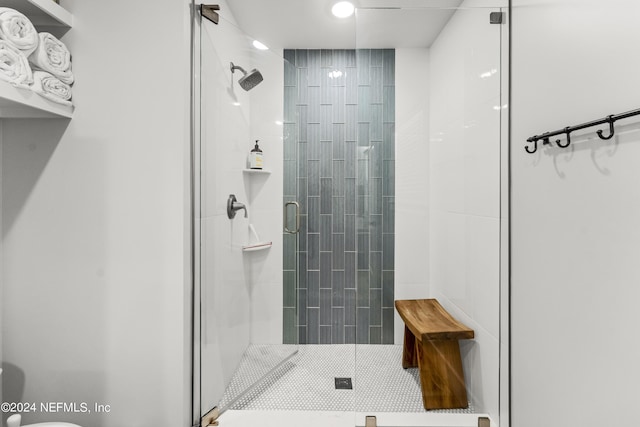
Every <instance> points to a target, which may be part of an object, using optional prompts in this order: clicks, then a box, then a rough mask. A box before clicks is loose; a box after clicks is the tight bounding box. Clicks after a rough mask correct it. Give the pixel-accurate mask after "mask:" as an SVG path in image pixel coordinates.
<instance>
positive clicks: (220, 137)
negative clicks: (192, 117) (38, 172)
mask: <svg viewBox="0 0 640 427" xmlns="http://www.w3.org/2000/svg"><path fill="white" fill-rule="evenodd" d="M229 14H230V11H229V10H224V11H220V17H219V22H218V23H217V24H215V23H213V22H211V21H210V20H208V19H205V18H204V17H201V16H200V14H196V17H195V21H196V22H195V35H194V38H195V46H196V48H195V52H194V55H195V62H196V70H197V72H196V74H197V76H196V79H195V92H196V102H195V104H196V105H195V109H196V111H197V113H196V125H195V131H196V132H195V133H196V135H195V138H194V139H195V141H196V143H195V146H194V187H195V195H194V199H195V221H194V224H195V240H196V244H195V247H194V252H195V253H194V258H195V263H196V266H195V275H196V286H195V293H196V298H195V301H196V303H195V305H196V307H195V309H194V310H195V324H196V326H195V328H194V329H195V334H196V335H195V340H196V354H195V357H194V359H195V360H194V365H195V366H194V376H195V377H196V378H195V383H196V384H195V386H194V394H195V396H196V398H195V400H197V401H196V406H198V408H196V409H194V418H198V417H202V416H204V415H205V414H207V413H209V412H210V411H212V410H213V409H214V408H216V412H217V413H221V412H224V411H226V410H233V409H247V408H249V406H248V405H249V404H250V403H251V399H250V398H249V396H248V393H249V392H250V391H251V390H253V389H255V388H256V387H259V386H260V385H261V384H262V383H263V380H264V379H265V378H266V377H267V376H268V375H269V374H270V373H272V372H273V371H274V370H276V369H277V368H278V367H281V366H282V364H283V363H284V362H285V361H286V360H287V359H288V358H290V357H291V356H292V355H293V354H294V353H295V351H296V349H297V346H296V345H295V344H296V342H297V337H293V338H291V339H289V338H287V343H288V345H283V327H282V324H283V321H282V293H283V280H282V276H281V272H282V270H281V267H282V258H281V256H282V255H281V254H282V252H281V251H282V239H281V238H280V237H281V233H282V231H281V230H282V216H281V213H282V210H281V206H280V200H281V196H279V197H278V198H275V197H274V195H275V194H280V195H281V194H282V188H281V182H282V166H281V161H282V154H281V150H282V142H281V141H282V120H283V118H282V108H283V107H282V101H281V99H282V77H281V75H282V56H279V55H277V54H276V53H274V52H271V51H258V50H256V48H255V47H254V46H253V44H252V42H253V39H252V38H250V37H249V36H248V35H246V34H245V33H244V32H243V31H242V30H240V29H239V28H238V27H237V26H236V25H235V24H234V23H233V22H232V21H230V20H228V19H225V16H229ZM232 64H233V65H235V66H236V67H233V65H232ZM238 67H242V68H243V70H240V69H239V68H238ZM254 69H255V70H258V72H259V73H261V76H262V77H263V80H262V81H261V82H259V84H258V85H256V86H254V87H249V86H248V85H244V84H242V83H243V82H245V81H244V80H243V79H244V75H245V74H244V73H245V72H246V73H251V74H252V75H253V76H254V77H255V76H257V74H256V73H254ZM255 81H256V80H254V82H255ZM245 83H246V82H245ZM274 94H277V95H278V96H277V97H276V96H275V95H274ZM275 99H279V100H280V101H279V102H274V100H275ZM256 140H259V144H260V147H261V148H262V149H263V150H264V154H265V155H264V157H265V159H264V168H263V169H262V170H251V169H249V168H248V165H247V155H248V154H249V152H250V150H251V148H253V146H254V144H255V141H256ZM231 196H233V197H234V198H235V200H236V201H235V203H240V204H242V205H244V207H245V208H246V209H241V210H237V211H235V213H236V215H235V216H232V215H229V212H228V210H229V209H228V208H229V200H230V198H231ZM231 207H233V204H232V205H231ZM232 210H233V209H232Z"/></svg>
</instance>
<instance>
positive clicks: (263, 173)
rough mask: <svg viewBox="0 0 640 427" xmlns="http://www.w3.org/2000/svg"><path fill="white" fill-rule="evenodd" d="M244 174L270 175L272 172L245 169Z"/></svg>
mask: <svg viewBox="0 0 640 427" xmlns="http://www.w3.org/2000/svg"><path fill="white" fill-rule="evenodd" d="M242 172H243V173H245V174H247V175H269V174H271V171H270V170H269V169H243V170H242Z"/></svg>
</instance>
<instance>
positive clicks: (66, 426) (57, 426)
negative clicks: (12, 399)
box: [0, 368, 80, 427]
mask: <svg viewBox="0 0 640 427" xmlns="http://www.w3.org/2000/svg"><path fill="white" fill-rule="evenodd" d="M0 375H2V368H0ZM21 422H22V415H20V414H13V415H11V416H10V417H9V418H7V427H80V426H79V425H78V424H71V423H61V422H57V421H54V422H50V423H36V424H25V425H22V426H21V424H20V423H21Z"/></svg>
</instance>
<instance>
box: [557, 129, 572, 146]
mask: <svg viewBox="0 0 640 427" xmlns="http://www.w3.org/2000/svg"><path fill="white" fill-rule="evenodd" d="M564 133H565V134H567V143H566V144H560V140H559V139H556V144H558V147H560V148H567V147H568V146H569V145H571V128H570V127H569V126H567V127H566V128H564Z"/></svg>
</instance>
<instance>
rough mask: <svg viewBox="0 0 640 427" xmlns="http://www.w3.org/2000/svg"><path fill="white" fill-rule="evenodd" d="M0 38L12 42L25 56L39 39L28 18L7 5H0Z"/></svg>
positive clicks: (31, 51) (33, 48)
mask: <svg viewBox="0 0 640 427" xmlns="http://www.w3.org/2000/svg"><path fill="white" fill-rule="evenodd" d="M0 39H2V40H5V41H7V42H9V43H11V44H13V46H15V47H16V48H18V49H19V50H21V51H22V52H23V53H24V54H25V56H27V57H28V56H29V55H31V53H33V51H34V50H36V47H38V43H39V41H40V39H39V37H38V32H37V31H36V29H35V28H34V27H33V24H32V23H31V21H30V20H29V18H27V17H26V16H24V15H23V14H22V13H20V12H18V11H17V10H14V9H11V8H9V7H0Z"/></svg>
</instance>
